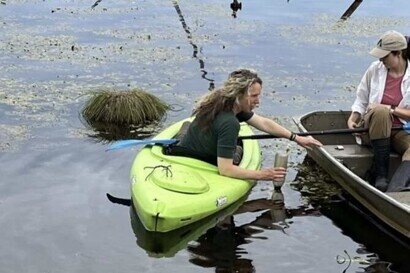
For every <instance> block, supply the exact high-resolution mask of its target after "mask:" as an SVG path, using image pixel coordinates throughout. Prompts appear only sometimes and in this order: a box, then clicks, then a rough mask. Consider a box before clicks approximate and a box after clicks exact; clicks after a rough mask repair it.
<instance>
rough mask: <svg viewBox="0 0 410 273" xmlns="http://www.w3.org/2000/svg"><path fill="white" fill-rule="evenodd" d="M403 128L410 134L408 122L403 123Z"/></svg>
mask: <svg viewBox="0 0 410 273" xmlns="http://www.w3.org/2000/svg"><path fill="white" fill-rule="evenodd" d="M403 130H404V131H406V132H407V133H408V134H410V122H407V123H406V124H404V125H403Z"/></svg>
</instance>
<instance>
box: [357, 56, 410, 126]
mask: <svg viewBox="0 0 410 273" xmlns="http://www.w3.org/2000/svg"><path fill="white" fill-rule="evenodd" d="M407 64H408V62H407ZM387 72H388V71H387V68H386V67H385V66H384V64H383V63H382V62H381V61H375V62H373V63H372V64H371V65H370V66H369V68H368V69H367V71H366V73H365V74H364V76H363V78H362V80H361V81H360V84H359V86H358V87H357V90H356V100H355V101H354V103H353V105H352V112H358V113H360V114H361V115H362V116H363V114H364V113H365V112H366V110H367V107H368V105H369V104H371V103H380V102H381V101H382V99H383V93H384V88H385V85H386V78H387ZM401 93H402V95H403V99H402V100H401V101H400V103H399V105H398V107H399V108H406V109H410V68H407V70H406V73H405V74H404V76H403V81H402V83H401ZM400 120H401V122H403V123H405V122H406V121H405V120H403V119H400Z"/></svg>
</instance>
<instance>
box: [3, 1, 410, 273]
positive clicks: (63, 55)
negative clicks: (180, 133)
mask: <svg viewBox="0 0 410 273" xmlns="http://www.w3.org/2000/svg"><path fill="white" fill-rule="evenodd" d="M351 2H352V1H350V0H349V1H347V0H344V1H326V0H317V1H308V0H299V1H295V0H290V1H285V0H276V1H272V0H261V1H246V2H245V1H243V2H242V9H241V10H238V11H236V18H234V16H232V10H231V9H230V4H231V2H230V1H216V0H211V1H197V0H192V1H178V2H176V1H159V0H151V1H146V0H142V1H125V0H117V1H109V0H102V1H101V2H99V3H98V5H96V6H95V7H94V8H93V9H92V8H91V6H92V5H93V4H94V2H93V1H78V0H64V1H51V0H50V1H40V0H31V1H25V0H10V1H9V0H0V3H1V4H0V71H1V72H2V73H1V75H0V234H1V235H0V238H1V242H2V247H1V248H0V272H53V273H54V272H100V273H101V272H130V271H133V272H164V271H167V272H231V271H232V272H253V271H255V272H409V268H410V264H409V259H408V257H409V256H410V255H409V254H410V252H409V249H408V248H405V247H403V246H401V245H400V244H398V243H396V242H394V241H393V240H392V239H390V238H389V237H387V236H386V235H384V234H383V233H381V232H380V231H378V230H377V229H376V228H375V227H374V226H373V225H372V224H371V223H370V222H369V221H367V220H366V219H365V217H363V216H362V215H360V214H359V213H358V212H357V211H355V210H354V209H352V208H351V207H349V206H348V205H347V203H346V202H344V201H342V200H340V199H338V198H336V197H331V195H332V194H331V193H333V192H335V191H336V192H337V191H339V189H338V187H337V186H336V185H335V184H332V181H329V183H314V184H313V185H312V184H309V183H308V184H306V185H301V183H302V182H301V181H304V179H301V177H304V176H305V175H306V173H308V172H307V171H305V170H304V168H306V166H305V164H303V161H304V157H305V152H304V151H303V149H299V148H298V147H295V146H294V144H292V143H289V142H287V141H268V140H264V141H261V146H262V150H263V153H264V161H263V164H264V165H265V166H269V165H272V162H273V158H274V154H275V151H276V150H278V149H279V150H284V149H287V148H290V149H291V151H292V152H291V155H290V161H291V168H290V171H289V175H288V176H287V182H286V183H285V185H284V186H283V188H282V194H283V198H284V206H276V207H273V208H266V207H263V204H264V201H263V200H266V199H267V198H270V197H271V196H272V194H273V188H272V185H271V184H270V183H267V182H259V183H258V184H257V186H256V187H255V188H254V189H253V190H252V192H251V193H250V195H249V196H248V199H247V203H246V205H247V206H245V207H242V208H241V209H240V210H239V211H237V212H236V214H234V215H233V216H232V217H228V218H226V219H225V220H224V221H223V222H221V223H219V224H218V226H216V227H212V226H213V225H212V221H214V219H210V222H208V223H202V225H199V224H198V226H196V227H194V228H193V229H192V230H187V231H186V234H184V235H183V236H182V235H181V234H174V236H170V237H166V238H162V237H160V238H158V237H152V236H151V235H150V234H146V232H144V230H141V226H140V224H139V223H138V220H137V219H135V217H133V212H132V210H131V212H130V209H129V208H128V207H126V206H122V205H118V204H113V203H111V202H110V201H108V199H107V197H106V193H110V194H112V195H114V196H118V197H122V198H129V196H130V193H129V169H130V166H131V162H132V160H133V158H134V156H135V154H136V153H137V152H138V149H139V148H132V149H123V150H119V151H115V152H109V153H108V152H105V148H106V144H105V143H104V142H99V141H96V139H94V138H90V137H89V136H88V135H89V134H90V133H92V132H91V131H90V130H89V129H87V128H86V127H85V126H84V125H83V124H82V122H81V121H80V119H79V112H80V110H81V108H82V106H83V105H84V103H85V101H86V100H87V98H88V96H87V95H88V94H89V92H91V91H95V90H98V89H102V88H116V89H126V88H130V87H131V88H132V87H142V88H144V89H146V90H148V91H150V92H151V93H152V94H154V95H156V96H158V97H160V98H162V99H163V100H165V101H167V102H168V103H171V104H172V105H173V106H174V107H175V108H176V109H179V111H171V112H169V113H168V116H167V118H166V120H165V121H164V123H163V124H162V125H161V126H163V127H165V126H167V125H169V124H171V123H173V122H175V121H177V120H180V119H182V118H185V117H187V116H189V114H190V112H191V110H192V106H193V104H194V102H195V100H196V99H197V98H198V97H199V96H200V95H201V94H203V93H204V92H207V90H208V88H209V87H210V85H212V84H213V85H215V86H219V85H220V84H221V83H222V82H223V80H224V79H225V78H226V77H227V75H228V73H229V72H231V71H232V70H234V69H237V68H240V67H246V68H252V69H255V70H257V71H258V73H259V75H260V76H261V78H262V79H263V81H264V84H263V86H264V91H263V95H262V104H261V106H260V108H259V109H258V110H257V112H258V113H259V114H261V115H264V116H268V117H272V118H276V119H277V120H278V121H279V122H280V123H281V124H283V125H285V126H286V127H289V128H291V129H293V130H296V127H295V125H294V124H293V122H292V119H291V118H292V117H294V116H299V115H302V114H304V113H306V112H309V111H314V110H334V109H348V108H349V107H350V105H351V103H352V101H353V99H354V97H355V87H356V86H357V84H358V82H359V81H360V79H361V77H362V74H363V73H364V71H365V69H366V68H367V66H368V65H369V64H370V63H371V62H372V61H373V60H374V59H372V57H371V56H369V55H368V54H367V52H368V51H369V50H370V49H371V48H372V46H373V45H374V44H375V42H376V41H377V40H378V37H379V36H380V35H381V34H382V33H383V32H384V31H386V30H390V29H395V30H397V31H401V32H403V33H405V34H410V32H409V29H410V28H409V26H410V15H409V14H410V8H409V7H408V1H407V0H391V1H382V0H374V1H363V3H362V4H361V6H360V7H359V8H358V9H357V10H356V11H355V13H354V14H353V15H352V16H351V18H350V19H349V20H347V21H345V22H339V20H338V18H340V16H341V15H342V14H343V13H344V11H345V10H346V9H347V8H348V7H349V6H350V4H351ZM313 168H315V167H313ZM313 174H314V175H315V176H314V177H318V181H323V180H326V181H328V180H329V178H326V177H325V175H324V174H323V173H321V172H320V171H316V172H313ZM319 177H320V179H319ZM323 177H325V178H323ZM321 187H322V188H321ZM329 188H331V189H330V190H329ZM329 200H333V201H332V202H330V201H329ZM240 212H241V213H240ZM209 223H211V224H209ZM178 236H179V237H178ZM189 236H191V237H189ZM186 238H188V239H186ZM184 240H185V241H184Z"/></svg>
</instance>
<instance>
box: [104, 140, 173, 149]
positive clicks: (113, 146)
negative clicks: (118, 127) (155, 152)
mask: <svg viewBox="0 0 410 273" xmlns="http://www.w3.org/2000/svg"><path fill="white" fill-rule="evenodd" d="M177 141H178V140H177V139H172V138H171V139H142V140H138V139H128V140H120V141H116V142H115V143H113V144H111V145H110V146H109V147H108V148H107V149H106V151H112V150H118V149H122V148H127V147H131V146H137V145H147V144H152V145H153V144H161V145H169V144H173V143H176V142H177Z"/></svg>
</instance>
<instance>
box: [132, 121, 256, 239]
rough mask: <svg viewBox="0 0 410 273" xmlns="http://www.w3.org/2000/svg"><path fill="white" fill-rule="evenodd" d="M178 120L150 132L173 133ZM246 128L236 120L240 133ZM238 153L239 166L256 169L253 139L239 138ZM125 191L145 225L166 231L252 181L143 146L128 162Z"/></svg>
mask: <svg viewBox="0 0 410 273" xmlns="http://www.w3.org/2000/svg"><path fill="white" fill-rule="evenodd" d="M184 121H187V120H182V121H180V122H178V123H176V124H174V125H172V126H170V127H168V128H167V129H165V130H164V131H163V132H161V133H160V134H158V135H157V136H156V137H155V138H157V139H166V138H173V137H174V136H175V135H176V134H177V133H178V131H179V129H180V127H181V125H182V123H183V122H184ZM250 134H252V131H251V129H250V128H249V126H248V125H246V124H245V123H244V124H241V130H240V135H250ZM243 150H244V155H243V158H242V161H241V164H240V166H241V167H242V168H246V169H250V170H257V169H259V168H260V164H261V152H260V148H259V145H258V142H257V141H256V140H244V141H243ZM130 176H131V193H132V194H131V196H132V199H133V205H134V208H135V210H136V212H137V214H138V217H139V218H140V220H141V222H142V224H143V225H144V227H145V228H146V229H147V230H149V231H157V232H168V231H171V230H175V229H177V228H180V227H183V226H186V225H189V224H191V223H194V222H197V221H199V220H201V219H203V218H205V217H207V216H209V215H212V214H214V213H216V212H218V211H220V210H222V209H224V208H226V207H228V206H229V205H231V204H233V203H234V202H236V201H237V200H239V199H240V198H241V197H243V196H245V195H246V194H247V193H248V192H249V191H250V189H251V188H252V187H253V186H254V184H255V182H254V181H248V180H241V179H235V178H230V177H225V176H221V175H219V173H218V168H217V167H216V166H214V165H212V164H209V163H206V162H203V161H200V160H197V159H193V158H188V157H182V156H169V155H164V154H163V152H162V147H161V146H157V145H154V146H152V145H148V146H145V147H144V148H143V149H142V150H141V151H140V152H139V153H138V154H137V156H136V158H135V160H134V162H133V164H132V168H131V174H130Z"/></svg>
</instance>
